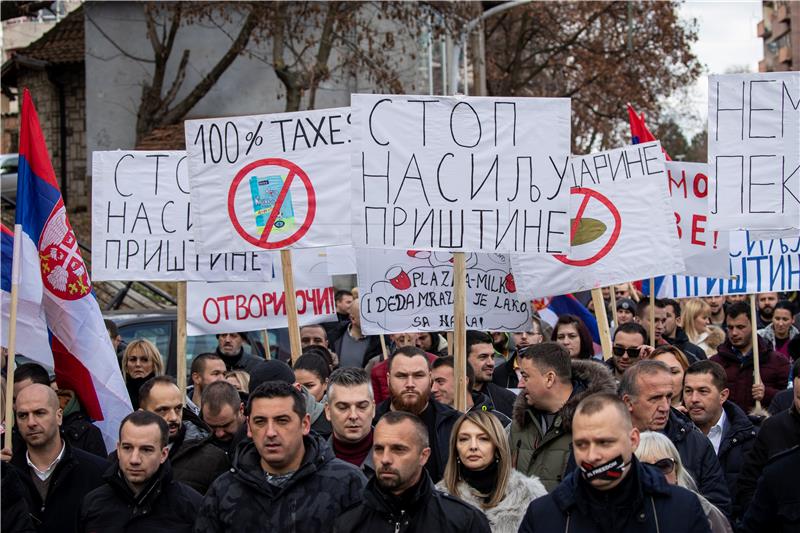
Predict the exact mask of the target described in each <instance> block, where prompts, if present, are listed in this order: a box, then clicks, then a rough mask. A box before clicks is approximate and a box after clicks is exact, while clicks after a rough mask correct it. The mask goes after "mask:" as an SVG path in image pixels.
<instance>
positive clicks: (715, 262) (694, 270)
mask: <svg viewBox="0 0 800 533" xmlns="http://www.w3.org/2000/svg"><path fill="white" fill-rule="evenodd" d="M666 167H667V184H668V189H669V195H670V200H671V201H672V209H673V210H674V211H675V223H676V224H677V226H678V239H679V240H680V243H681V253H682V254H683V261H684V263H685V265H686V270H685V272H684V273H685V274H686V275H690V276H716V277H723V276H727V275H728V232H722V233H721V234H720V232H719V231H717V230H710V229H708V165H707V164H705V163H686V162H682V161H667V162H666Z"/></svg>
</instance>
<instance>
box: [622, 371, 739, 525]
mask: <svg viewBox="0 0 800 533" xmlns="http://www.w3.org/2000/svg"><path fill="white" fill-rule="evenodd" d="M618 392H619V396H620V398H621V399H622V401H623V402H625V405H627V406H628V410H629V411H630V413H631V420H632V421H633V425H634V427H635V428H637V429H638V430H639V431H659V432H661V433H663V434H665V435H666V436H667V437H669V440H671V441H672V443H673V444H675V447H676V448H677V449H678V453H680V455H681V459H682V460H683V465H684V466H685V467H686V469H687V470H688V471H689V472H690V473H691V474H692V476H693V477H694V479H695V481H696V482H697V488H698V490H699V492H700V494H702V495H703V496H705V497H706V499H708V501H710V502H711V503H713V504H714V505H716V506H717V507H718V508H719V509H720V510H721V511H722V512H723V513H725V515H726V516H730V515H731V497H730V493H729V492H728V484H727V482H726V481H725V474H724V473H723V471H722V467H721V466H720V464H719V459H717V454H716V453H714V447H713V446H712V445H711V441H709V440H708V438H707V437H706V436H705V435H703V433H702V432H701V431H700V430H699V429H697V427H695V425H694V424H693V423H692V421H691V420H690V419H689V418H688V417H686V416H684V415H683V414H681V413H680V412H678V411H677V410H675V409H671V408H670V405H671V403H670V402H671V401H672V376H671V374H670V370H669V367H668V366H667V365H666V364H664V363H663V362H661V361H655V360H651V359H647V360H644V361H639V362H638V363H636V364H635V365H633V366H632V367H630V368H629V369H628V370H626V371H625V374H623V375H622V380H621V381H620V383H619V391H618Z"/></svg>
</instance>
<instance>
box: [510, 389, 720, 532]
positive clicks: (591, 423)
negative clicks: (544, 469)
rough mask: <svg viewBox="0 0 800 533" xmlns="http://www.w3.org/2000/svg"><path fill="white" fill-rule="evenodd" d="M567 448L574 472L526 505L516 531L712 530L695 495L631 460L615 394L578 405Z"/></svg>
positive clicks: (635, 440) (629, 429)
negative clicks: (570, 440)
mask: <svg viewBox="0 0 800 533" xmlns="http://www.w3.org/2000/svg"><path fill="white" fill-rule="evenodd" d="M572 445H573V450H574V452H575V462H576V463H577V464H578V470H575V471H573V472H572V473H570V474H569V475H568V476H567V477H566V479H565V480H564V482H563V483H561V484H560V485H559V486H558V487H556V488H555V490H553V491H552V492H551V493H550V494H548V495H547V496H543V497H541V498H538V499H536V500H534V501H533V502H531V503H530V505H529V506H528V510H527V512H526V513H525V518H523V520H522V524H521V525H520V527H519V532H520V533H534V532H547V533H550V532H556V531H580V532H585V533H593V532H611V531H613V532H615V533H616V532H619V533H625V532H638V531H650V532H658V531H663V532H667V531H670V532H672V531H674V532H678V531H680V532H692V533H694V532H697V533H701V532H703V533H705V532H710V531H711V530H710V527H709V522H708V519H707V518H706V515H705V512H704V511H703V507H702V506H701V505H700V501H699V500H698V499H697V496H695V495H694V494H693V493H692V492H690V491H689V490H687V489H684V488H682V487H678V486H677V485H671V484H669V483H667V481H666V479H665V478H664V476H663V475H662V474H661V473H660V472H659V471H657V470H656V469H654V468H651V467H648V466H645V465H643V464H642V463H640V462H639V460H638V459H637V458H636V456H635V455H634V451H635V450H636V448H637V447H638V445H639V430H638V429H637V428H636V427H634V426H633V424H631V419H630V416H629V415H628V413H627V411H626V408H625V405H624V404H623V403H622V402H621V401H620V400H619V399H618V398H616V397H615V396H614V395H613V394H611V393H605V394H604V393H599V394H592V395H590V396H588V397H586V398H584V399H583V401H581V402H580V403H579V404H578V405H577V407H576V409H575V415H574V417H573V421H572Z"/></svg>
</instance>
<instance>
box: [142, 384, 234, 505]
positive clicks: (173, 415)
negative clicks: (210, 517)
mask: <svg viewBox="0 0 800 533" xmlns="http://www.w3.org/2000/svg"><path fill="white" fill-rule="evenodd" d="M182 400H183V398H182V396H181V391H180V389H179V388H178V386H177V385H176V384H175V378H173V377H172V376H156V377H154V378H152V379H150V381H148V382H147V383H145V384H144V385H142V388H141V389H139V401H140V404H141V406H142V409H144V410H145V411H150V412H153V413H155V414H157V415H158V416H160V417H161V418H163V419H164V421H165V422H166V423H167V427H168V428H169V443H170V444H169V447H170V449H169V458H170V463H171V464H172V472H173V476H174V477H175V480H176V481H181V482H183V483H186V484H187V485H189V486H190V487H192V488H193V489H194V490H196V491H197V492H199V493H200V494H205V493H206V491H207V490H208V487H210V486H211V483H213V482H214V480H215V479H217V477H219V476H220V474H222V473H223V472H225V471H227V470H228V468H230V461H229V460H228V456H227V455H225V452H224V451H222V450H220V449H219V448H218V447H216V446H214V444H213V443H212V442H211V439H212V435H211V430H210V429H209V427H208V426H206V424H205V423H204V422H203V421H202V420H200V418H198V417H197V415H195V414H194V413H193V412H192V411H190V410H189V409H186V408H185V407H184V406H183V401H182Z"/></svg>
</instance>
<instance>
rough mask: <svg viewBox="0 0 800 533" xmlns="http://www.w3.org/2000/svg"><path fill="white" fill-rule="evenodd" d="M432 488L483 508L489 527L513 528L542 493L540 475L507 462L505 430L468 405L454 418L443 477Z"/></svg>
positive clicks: (500, 530) (503, 530)
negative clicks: (458, 416) (518, 468)
mask: <svg viewBox="0 0 800 533" xmlns="http://www.w3.org/2000/svg"><path fill="white" fill-rule="evenodd" d="M436 488H437V489H439V490H441V491H444V492H446V493H448V494H451V495H453V496H456V497H458V498H460V499H461V500H463V501H465V502H467V503H469V504H470V505H472V506H474V507H477V508H478V509H480V510H481V511H483V513H484V514H485V515H486V518H487V519H488V520H489V525H490V526H491V528H492V531H493V532H494V533H506V532H509V533H515V532H516V531H517V530H518V529H519V525H520V523H522V518H523V517H524V516H525V511H526V510H527V509H528V504H529V503H530V502H531V501H532V500H533V499H535V498H538V497H540V496H544V495H546V494H547V490H545V488H544V485H542V483H541V481H539V478H537V477H536V476H532V477H528V476H525V475H524V474H522V473H520V472H518V471H517V470H515V469H514V468H513V467H512V466H511V451H510V449H509V445H508V437H507V436H506V432H505V430H504V429H503V426H502V425H501V424H500V422H499V421H498V420H497V418H496V417H495V416H494V415H492V414H491V413H488V412H486V411H472V412H469V413H466V414H464V415H461V418H459V419H458V420H457V421H456V424H455V426H454V427H453V431H452V433H451V434H450V458H449V459H448V460H447V466H446V467H445V470H444V479H442V480H441V481H440V482H439V483H438V484H437V485H436Z"/></svg>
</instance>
